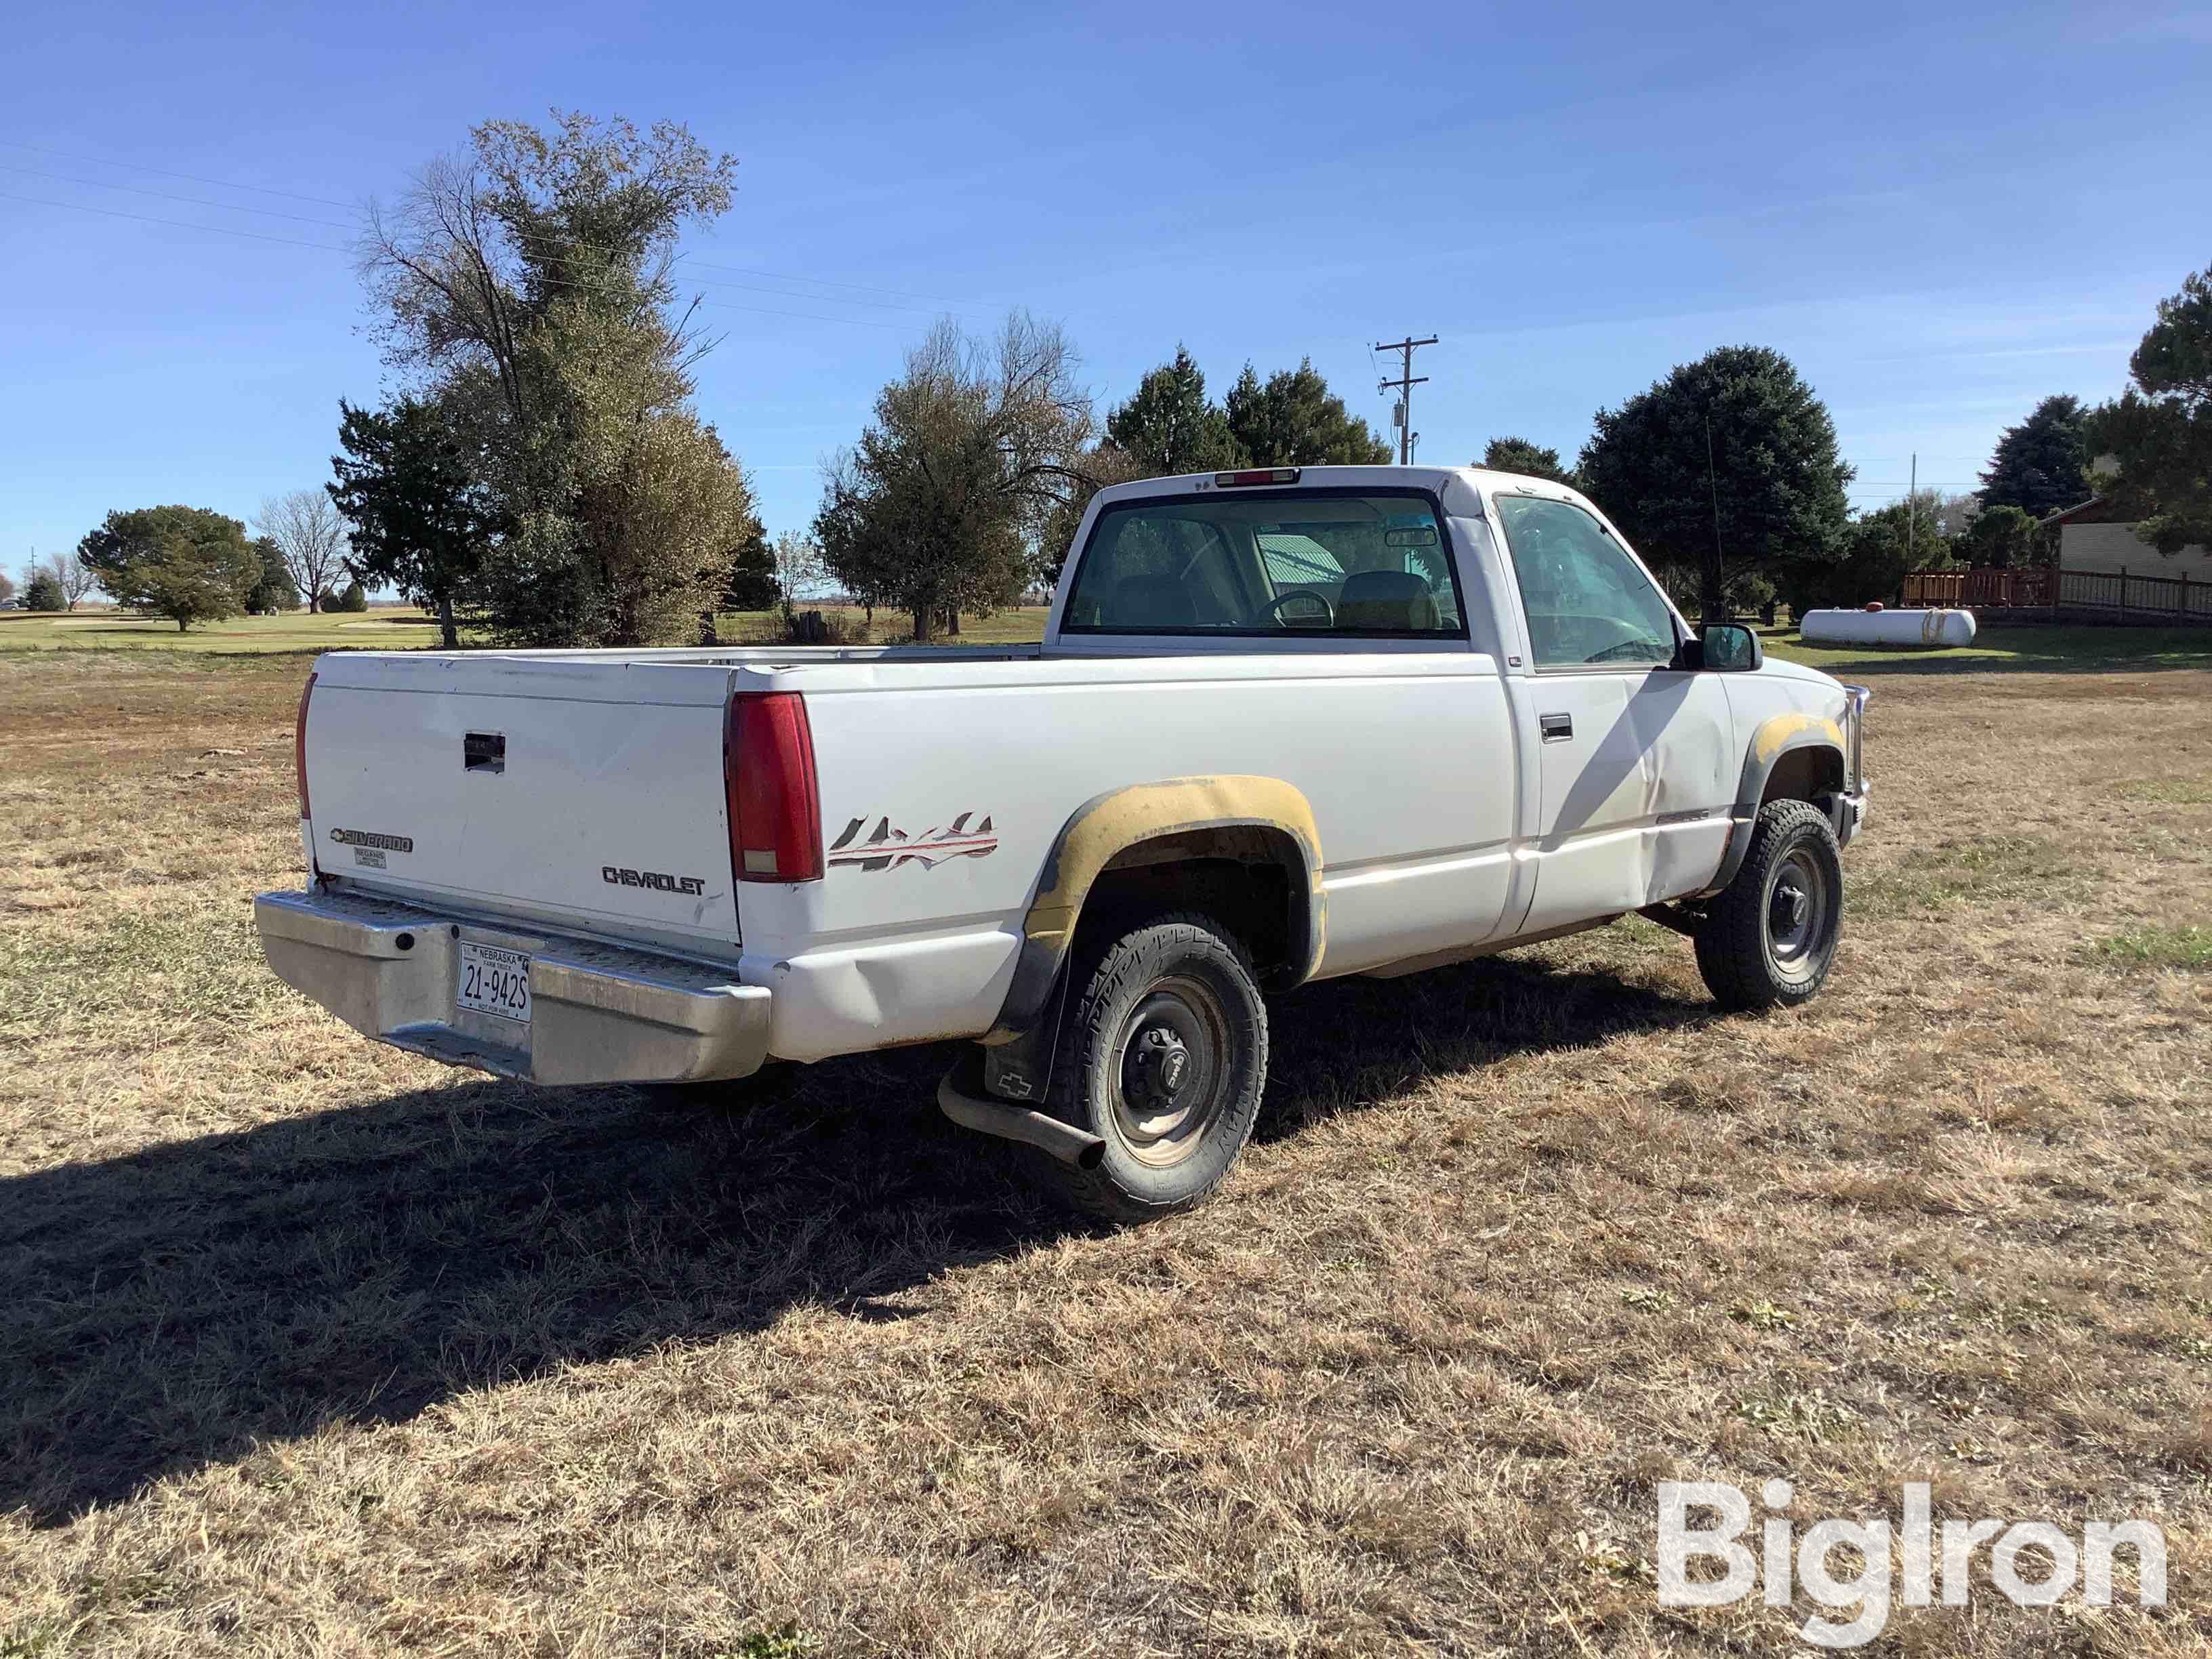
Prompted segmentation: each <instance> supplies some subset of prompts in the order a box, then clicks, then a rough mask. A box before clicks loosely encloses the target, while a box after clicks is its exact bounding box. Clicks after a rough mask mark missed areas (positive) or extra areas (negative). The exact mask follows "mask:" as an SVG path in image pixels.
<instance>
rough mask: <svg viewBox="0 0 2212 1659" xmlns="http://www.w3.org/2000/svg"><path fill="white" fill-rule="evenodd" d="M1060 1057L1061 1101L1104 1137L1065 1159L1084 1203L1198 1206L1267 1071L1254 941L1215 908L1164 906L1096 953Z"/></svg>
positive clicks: (1131, 1217)
mask: <svg viewBox="0 0 2212 1659" xmlns="http://www.w3.org/2000/svg"><path fill="white" fill-rule="evenodd" d="M1089 968H1090V970H1089V972H1088V973H1087V974H1085V975H1084V976H1083V978H1082V980H1081V981H1080V982H1079V985H1078V987H1076V990H1075V994H1074V998H1073V1001H1072V1003H1071V1004H1070V1006H1069V1008H1068V1011H1067V1016H1066V1024H1064V1025H1063V1026H1062V1028H1061V1032H1060V1053H1059V1055H1058V1057H1057V1059H1056V1060H1055V1062H1054V1067H1053V1073H1054V1080H1053V1089H1052V1109H1053V1111H1054V1115H1056V1116H1058V1117H1060V1118H1062V1119H1064V1120H1065V1121H1067V1122H1070V1123H1073V1124H1074V1125H1076V1126H1077V1127H1079V1128H1083V1129H1086V1130H1088V1131H1089V1132H1090V1133H1092V1134H1095V1135H1097V1137H1098V1138H1099V1139H1101V1140H1103V1142H1105V1148H1104V1152H1103V1155H1102V1156H1101V1157H1100V1158H1099V1159H1098V1162H1097V1165H1096V1167H1094V1168H1092V1169H1088V1170H1084V1169H1078V1168H1076V1167H1074V1166H1073V1165H1071V1164H1061V1163H1060V1162H1058V1161H1056V1160H1055V1161H1053V1162H1051V1163H1050V1164H1048V1165H1047V1168H1048V1173H1049V1176H1050V1177H1051V1179H1052V1180H1053V1181H1054V1183H1055V1184H1056V1185H1057V1186H1058V1187H1059V1188H1060V1191H1061V1192H1062V1193H1063V1194H1064V1195H1065V1196H1066V1198H1067V1199H1068V1200H1069V1201H1070V1202H1072V1203H1073V1204H1074V1205H1075V1206H1077V1207H1078V1208H1079V1209H1082V1210H1085V1211H1086V1212H1089V1213H1091V1214H1092V1215H1097V1216H1100V1217H1103V1218H1105V1219H1108V1220H1110V1221H1119V1222H1127V1221H1144V1220H1148V1219H1150V1218H1152V1217H1154V1216H1158V1215H1165V1214H1168V1213H1170V1212H1173V1211H1176V1210H1182V1209H1188V1207H1190V1206H1192V1205H1194V1204H1195V1203H1197V1202H1198V1201H1199V1200H1200V1199H1202V1198H1204V1197H1205V1196H1206V1194H1208V1193H1210V1192H1212V1190H1213V1188H1215V1187H1216V1186H1218V1185H1219V1184H1220V1182H1221V1179H1222V1177H1223V1176H1225V1175H1227V1174H1228V1173H1229V1166H1230V1165H1231V1164H1232V1163H1234V1162H1235V1161H1236V1158H1237V1153H1238V1152H1241V1151H1243V1146H1244V1143H1245V1142H1246V1141H1247V1140H1248V1139H1250V1138H1251V1134H1252V1124H1253V1121H1254V1119H1255V1118H1256V1117H1257V1116H1258V1115H1259V1110H1260V1096H1261V1091H1262V1090H1263V1089H1264V1088H1265V1087H1266V1085H1267V1005H1266V1004H1265V1003H1264V1002H1263V1001H1262V1000H1261V996H1260V987H1259V982H1258V980H1257V978H1256V976H1255V975H1254V973H1253V971H1252V964H1251V961H1250V959H1249V957H1247V956H1246V955H1245V953H1244V950H1243V946H1242V945H1239V944H1237V941H1236V940H1235V939H1233V938H1232V937H1231V935H1230V934H1229V933H1226V932H1225V931H1224V930H1223V929H1222V927H1221V926H1220V925H1219V924H1218V922H1216V921H1213V920H1212V918H1211V917H1209V916H1205V915H1196V914H1189V915H1171V916H1168V917H1164V918H1163V919H1162V920H1160V921H1154V922H1152V923H1150V924H1148V925H1146V926H1145V927H1138V928H1134V929H1133V930H1131V931H1130V932H1128V933H1124V934H1122V935H1121V937H1120V938H1119V939H1115V940H1114V941H1113V943H1112V944H1110V945H1108V946H1107V947H1106V948H1105V949H1104V950H1103V951H1101V952H1099V953H1097V955H1095V956H1094V957H1091V959H1090V964H1089Z"/></svg>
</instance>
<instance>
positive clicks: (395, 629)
mask: <svg viewBox="0 0 2212 1659" xmlns="http://www.w3.org/2000/svg"><path fill="white" fill-rule="evenodd" d="M437 642H438V624H437V623H436V621H435V619H434V618H432V617H428V616H426V615H425V614H424V613H422V611H416V610H413V609H410V608H409V607H406V606H398V605H394V606H389V607H386V606H379V607H378V608H377V609H375V610H373V611H351V612H348V611H337V612H331V613H325V614H318V615H315V616H312V617H311V616H309V615H308V614H307V612H306V611H294V612H293V613H291V614H290V615H289V616H283V617H232V618H230V620H229V621H228V622H219V623H202V624H200V626H198V627H197V628H195V629H191V631H190V632H189V633H183V634H180V633H179V632H178V631H177V625H176V624H175V623H173V622H163V621H159V620H150V621H149V620H148V619H145V618H143V617H133V616H131V615H128V614H126V613H125V612H123V611H113V610H101V611H95V610H93V609H91V608H90V607H89V606H88V607H85V608H83V609H81V610H79V611H75V612H72V613H68V614H64V613H60V612H48V611H0V651H55V650H79V651H81V650H87V649H92V650H108V651H113V650H126V651H140V650H152V651H213V652H218V653H236V652H262V651H325V650H330V649H333V648H335V647H339V646H351V647H356V648H357V649H368V650H386V651H388V650H392V649H395V648H398V649H405V648H407V647H411V646H423V645H435V644H437Z"/></svg>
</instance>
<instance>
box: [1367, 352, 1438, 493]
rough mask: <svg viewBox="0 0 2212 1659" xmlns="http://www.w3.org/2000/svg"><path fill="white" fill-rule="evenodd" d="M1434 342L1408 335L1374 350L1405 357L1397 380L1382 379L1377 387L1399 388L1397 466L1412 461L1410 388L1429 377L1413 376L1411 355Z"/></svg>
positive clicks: (1384, 388)
mask: <svg viewBox="0 0 2212 1659" xmlns="http://www.w3.org/2000/svg"><path fill="white" fill-rule="evenodd" d="M1435 343H1437V337H1436V336H1435V335H1433V334H1431V335H1430V336H1429V337H1428V338H1427V339H1425V340H1416V339H1415V338H1413V336H1411V335H1410V334H1409V335H1407V337H1405V338H1404V339H1402V340H1389V341H1380V340H1378V341H1377V342H1376V344H1375V349H1376V350H1377V351H1396V352H1402V353H1403V354H1404V355H1405V367H1404V368H1402V369H1401V370H1400V371H1399V377H1398V379H1396V380H1385V381H1383V384H1382V385H1381V386H1379V387H1377V388H1376V390H1378V391H1382V392H1388V391H1389V389H1390V388H1391V387H1392V386H1395V387H1397V388H1398V392H1399V400H1398V465H1401V466H1410V465H1413V388H1414V387H1415V386H1420V385H1422V384H1424V383H1425V381H1426V380H1428V378H1429V377H1428V376H1427V375H1425V374H1418V375H1417V374H1414V373H1413V353H1414V351H1415V350H1416V349H1418V348H1419V347H1421V346H1431V345H1434V344H1435Z"/></svg>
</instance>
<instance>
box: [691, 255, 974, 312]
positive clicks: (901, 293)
mask: <svg viewBox="0 0 2212 1659" xmlns="http://www.w3.org/2000/svg"><path fill="white" fill-rule="evenodd" d="M682 257H683V258H684V261H685V262H686V263H687V264H692V265H696V267H697V268H698V269H699V270H726V271H728V272H730V273H731V274H732V275H733V276H766V277H768V278H769V279H770V280H771V281H773V282H778V283H814V284H815V285H816V286H817V287H818V288H849V289H858V290H859V291H860V292H861V293H863V294H889V295H896V297H898V298H900V299H902V300H934V301H938V302H939V304H941V305H948V306H973V305H981V304H982V303H983V302H982V301H980V300H954V299H950V298H948V297H947V296H945V295H942V294H917V293H914V292H912V291H910V290H908V289H902V288H872V287H870V286H869V285H868V284H867V283H841V282H837V281H836V280H834V279H833V278H830V277H828V276H793V275H792V274H791V273H790V272H789V271H787V270H750V269H748V268H747V267H745V266H744V265H710V264H707V263H706V262H705V261H703V260H699V259H694V258H692V257H691V256H690V254H688V253H687V254H684V255H683V256H682ZM822 297H823V298H824V299H827V298H829V295H823V296H822Z"/></svg>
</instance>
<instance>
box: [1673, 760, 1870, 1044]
mask: <svg viewBox="0 0 2212 1659" xmlns="http://www.w3.org/2000/svg"><path fill="white" fill-rule="evenodd" d="M1843 916H1844V867H1843V860H1841V859H1840V858H1839V857H1838V855H1837V850H1836V832H1835V830H1834V829H1833V828H1832V827H1831V826H1830V824H1829V823H1828V819H1827V815H1826V813H1824V812H1822V811H1820V809H1819V808H1818V807H1816V806H1814V805H1812V804H1811V803H1810V802H1809V801H1802V800H1778V801H1770V802H1768V803H1767V805H1765V806H1764V807H1762V808H1761V809H1760V810H1759V817H1758V820H1757V822H1756V823H1754V824H1753V826H1752V832H1751V850H1750V851H1749V852H1748V853H1747V854H1745V856H1744V860H1743V867H1742V868H1741V869H1740V870H1738V871H1737V872H1736V875H1735V880H1734V881H1732V882H1730V883H1729V885H1728V887H1727V888H1726V890H1723V892H1722V893H1721V894H1720V896H1718V897H1717V898H1715V899H1714V900H1713V901H1712V902H1711V904H1709V905H1708V906H1707V907H1706V909H1705V922H1704V925H1703V926H1702V927H1699V930H1698V933H1697V945H1698V971H1699V973H1700V974H1702V975H1704V976H1705V985H1706V987H1707V988H1708V989H1710V990H1711V992H1712V994H1713V996H1714V998H1715V999H1716V1000H1718V1001H1719V1002H1720V1003H1721V1004H1722V1005H1723V1006H1725V1007H1729V1008H1784V1007H1792V1006H1796V1004H1798V1003H1801V1002H1803V1001H1806V1000H1808V999H1809V998H1811V997H1812V995H1813V994H1814V993H1815V992H1816V991H1818V990H1819V989H1820V987H1821V986H1822V985H1823V984H1825V983H1826V981H1827V977H1828V969H1830V967H1831V966H1832V965H1833V963H1834V962H1835V959H1836V943H1837V941H1838V939H1840V938H1841V937H1842V934H1843Z"/></svg>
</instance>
